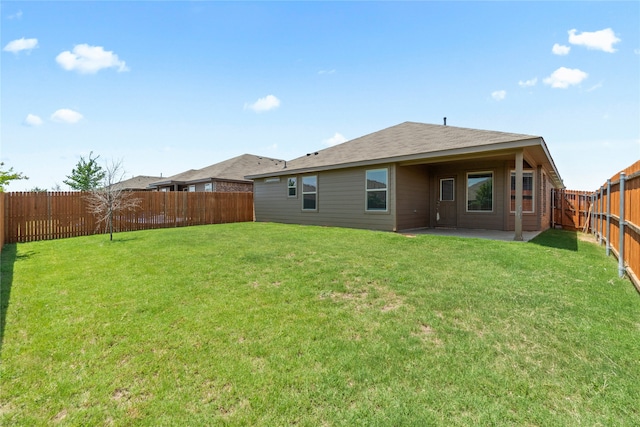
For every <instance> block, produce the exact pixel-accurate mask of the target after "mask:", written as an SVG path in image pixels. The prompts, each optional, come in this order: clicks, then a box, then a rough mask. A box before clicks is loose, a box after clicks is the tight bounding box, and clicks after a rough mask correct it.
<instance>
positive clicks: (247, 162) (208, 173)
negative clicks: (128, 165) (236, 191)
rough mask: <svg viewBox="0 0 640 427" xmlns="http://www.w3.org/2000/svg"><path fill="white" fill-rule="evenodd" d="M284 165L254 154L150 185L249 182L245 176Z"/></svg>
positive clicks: (282, 161)
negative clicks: (213, 180)
mask: <svg viewBox="0 0 640 427" xmlns="http://www.w3.org/2000/svg"><path fill="white" fill-rule="evenodd" d="M282 164H284V160H280V159H271V158H269V157H263V156H256V155H254V154H242V155H240V156H237V157H234V158H232V159H229V160H225V161H223V162H220V163H216V164H213V165H210V166H207V167H205V168H202V169H190V170H188V171H185V172H181V173H179V174H176V175H173V176H170V177H167V178H164V179H162V178H160V180H157V181H156V182H153V183H152V186H154V187H157V186H160V185H167V184H175V183H179V184H185V183H189V182H191V183H193V182H202V181H209V180H212V179H217V180H226V181H250V180H248V179H246V178H245V176H246V175H249V174H255V173H262V172H264V171H267V170H271V169H274V168H277V167H278V165H280V167H281V165H282Z"/></svg>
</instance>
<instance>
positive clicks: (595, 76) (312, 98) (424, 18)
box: [0, 1, 640, 191]
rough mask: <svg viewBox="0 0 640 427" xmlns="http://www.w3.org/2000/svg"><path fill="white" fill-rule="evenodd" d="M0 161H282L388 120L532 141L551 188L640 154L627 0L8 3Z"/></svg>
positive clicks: (635, 29) (580, 184)
mask: <svg viewBox="0 0 640 427" xmlns="http://www.w3.org/2000/svg"><path fill="white" fill-rule="evenodd" d="M0 20H1V21H0V27H1V30H0V36H1V40H0V45H1V47H2V51H1V52H0V60H1V65H0V67H1V69H0V71H1V74H0V89H1V94H0V107H1V111H0V120H1V129H0V136H1V139H2V141H1V142H2V147H1V149H2V151H1V153H0V159H1V160H2V161H3V162H5V168H6V167H13V168H14V169H15V170H16V171H21V172H23V173H25V174H26V175H27V176H29V177H30V179H29V180H28V181H17V182H13V183H11V184H10V186H9V187H8V188H7V190H8V191H22V190H28V189H31V188H34V187H36V186H37V187H41V188H47V189H51V188H52V187H54V186H55V185H56V184H58V185H60V186H61V188H62V189H66V186H65V185H64V184H63V182H62V181H63V180H64V179H65V177H66V175H68V174H70V173H71V170H72V169H73V167H74V166H75V164H76V163H77V162H78V160H79V158H80V156H84V157H87V156H88V155H89V153H90V152H91V151H93V153H94V154H98V155H100V159H101V160H103V161H106V160H111V159H114V160H122V162H123V165H124V168H125V169H126V171H127V172H128V176H133V175H156V176H158V175H160V174H162V175H163V176H170V175H174V174H176V173H180V172H183V171H185V170H188V169H198V168H202V167H205V166H208V165H210V164H213V163H217V162H219V161H222V160H226V159H228V158H230V157H233V156H237V155H240V154H243V153H252V154H258V155H263V156H268V157H275V158H280V159H286V160H290V159H293V158H295V157H298V156H301V155H304V154H305V153H308V152H311V151H316V150H318V149H321V148H326V147H327V146H329V145H330V144H335V143H339V142H342V141H345V140H349V139H352V138H356V137H359V136H362V135H365V134H368V133H371V132H375V131H377V130H381V129H384V128H386V127H389V126H392V125H395V124H399V123H402V122H404V121H417V122H424V123H436V124H440V123H442V118H443V117H445V116H446V117H447V124H448V125H451V126H460V127H468V128H478V129H489V130H497V131H505V132H515V133H523V134H532V135H540V136H542V137H544V139H545V141H546V143H547V145H548V147H549V150H550V152H551V155H552V157H553V158H554V160H555V163H556V165H557V167H558V170H559V172H560V174H561V176H562V178H563V180H564V182H565V185H566V186H567V187H568V188H572V189H584V190H594V189H596V188H598V187H599V186H600V185H601V184H602V183H604V182H605V181H606V179H607V178H609V177H610V176H612V175H613V174H614V173H616V172H618V171H619V170H620V169H623V168H625V167H627V166H629V165H630V164H632V163H633V162H635V161H636V160H638V159H640V2H636V1H633V2H631V1H630V2H430V1H427V2H406V3H405V2H401V3H398V2H393V3H392V2H278V3H272V2H255V3H254V2H234V3H226V2H186V1H184V2H159V1H158V2H142V1H139V2H116V1H112V2H106V1H105V2H75V1H73V2H55V1H51V2H11V1H2V3H1V5H0Z"/></svg>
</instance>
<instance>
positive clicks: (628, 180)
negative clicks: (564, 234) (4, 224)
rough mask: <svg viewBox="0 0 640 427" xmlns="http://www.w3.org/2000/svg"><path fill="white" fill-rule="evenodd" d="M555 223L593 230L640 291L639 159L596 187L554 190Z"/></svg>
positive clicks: (620, 270) (568, 227) (619, 268)
mask: <svg viewBox="0 0 640 427" xmlns="http://www.w3.org/2000/svg"><path fill="white" fill-rule="evenodd" d="M552 225H554V226H560V227H562V228H566V229H569V230H579V231H584V232H590V233H592V234H593V235H594V236H595V237H596V239H597V240H598V243H600V244H604V245H606V252H607V255H609V254H610V253H613V254H614V255H615V256H616V258H618V274H619V276H620V277H622V276H623V275H624V274H625V273H626V274H627V275H628V276H629V278H630V279H631V281H632V282H633V284H634V285H635V287H636V289H638V292H640V278H639V277H638V274H640V161H637V162H636V163H634V164H633V165H631V166H629V167H628V168H626V169H625V170H623V171H621V172H619V173H617V174H615V175H614V176H612V177H611V178H610V179H608V180H607V182H606V183H605V184H604V185H602V186H601V187H600V188H599V189H598V190H596V191H574V190H555V191H554V194H553V224H552Z"/></svg>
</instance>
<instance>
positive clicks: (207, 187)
mask: <svg viewBox="0 0 640 427" xmlns="http://www.w3.org/2000/svg"><path fill="white" fill-rule="evenodd" d="M204 191H209V192H211V191H213V183H211V182H206V183H205V184H204Z"/></svg>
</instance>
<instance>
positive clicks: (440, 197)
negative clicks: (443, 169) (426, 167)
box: [438, 178, 456, 202]
mask: <svg viewBox="0 0 640 427" xmlns="http://www.w3.org/2000/svg"><path fill="white" fill-rule="evenodd" d="M442 181H453V198H452V199H451V200H442ZM438 197H439V200H440V201H441V202H455V201H456V179H455V178H442V179H440V194H439V195H438Z"/></svg>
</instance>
